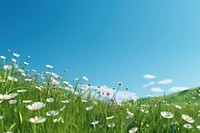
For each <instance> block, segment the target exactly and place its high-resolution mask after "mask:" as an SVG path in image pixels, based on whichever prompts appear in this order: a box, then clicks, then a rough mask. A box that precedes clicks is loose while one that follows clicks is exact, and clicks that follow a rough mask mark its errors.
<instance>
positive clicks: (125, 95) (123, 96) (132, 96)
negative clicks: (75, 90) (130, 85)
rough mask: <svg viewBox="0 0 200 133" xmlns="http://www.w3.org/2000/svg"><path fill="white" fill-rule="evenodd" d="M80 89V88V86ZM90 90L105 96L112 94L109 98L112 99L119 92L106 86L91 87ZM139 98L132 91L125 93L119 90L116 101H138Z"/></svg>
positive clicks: (85, 87) (83, 87)
mask: <svg viewBox="0 0 200 133" xmlns="http://www.w3.org/2000/svg"><path fill="white" fill-rule="evenodd" d="M79 87H80V86H79ZM80 88H82V89H88V85H82V87H80ZM90 89H92V90H96V91H98V92H103V93H104V94H106V93H107V92H109V93H110V95H109V97H110V98H111V97H112V96H113V95H114V94H115V92H116V91H117V90H116V89H115V90H113V88H109V87H107V86H106V85H104V86H90ZM138 98H139V97H138V96H137V95H136V93H134V92H131V91H125V90H122V91H121V90H119V91H118V92H117V94H116V99H117V101H118V102H119V101H122V100H124V99H127V100H130V99H138Z"/></svg>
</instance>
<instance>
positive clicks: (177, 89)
mask: <svg viewBox="0 0 200 133" xmlns="http://www.w3.org/2000/svg"><path fill="white" fill-rule="evenodd" d="M187 89H189V88H188V87H172V88H171V89H169V90H168V91H169V92H179V91H184V90H187Z"/></svg>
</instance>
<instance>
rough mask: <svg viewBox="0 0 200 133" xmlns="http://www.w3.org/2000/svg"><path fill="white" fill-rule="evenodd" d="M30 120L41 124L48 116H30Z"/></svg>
mask: <svg viewBox="0 0 200 133" xmlns="http://www.w3.org/2000/svg"><path fill="white" fill-rule="evenodd" d="M29 121H30V122H31V123H36V124H39V123H43V122H45V121H46V118H42V117H41V116H39V117H38V116H35V118H30V119H29Z"/></svg>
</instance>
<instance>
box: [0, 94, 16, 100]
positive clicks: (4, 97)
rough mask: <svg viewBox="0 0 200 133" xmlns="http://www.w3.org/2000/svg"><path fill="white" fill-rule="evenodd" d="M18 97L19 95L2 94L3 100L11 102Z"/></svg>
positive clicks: (0, 97) (0, 95)
mask: <svg viewBox="0 0 200 133" xmlns="http://www.w3.org/2000/svg"><path fill="white" fill-rule="evenodd" d="M16 96H17V93H11V94H8V95H7V94H4V95H3V94H0V99H1V100H10V99H13V98H15V97H16Z"/></svg>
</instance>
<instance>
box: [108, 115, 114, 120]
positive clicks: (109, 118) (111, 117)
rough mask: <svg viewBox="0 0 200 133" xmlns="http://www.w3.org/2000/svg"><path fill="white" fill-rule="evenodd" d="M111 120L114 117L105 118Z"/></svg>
mask: <svg viewBox="0 0 200 133" xmlns="http://www.w3.org/2000/svg"><path fill="white" fill-rule="evenodd" d="M113 118H114V116H110V117H106V120H111V119H113Z"/></svg>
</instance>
